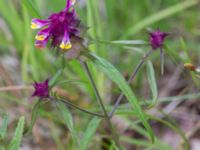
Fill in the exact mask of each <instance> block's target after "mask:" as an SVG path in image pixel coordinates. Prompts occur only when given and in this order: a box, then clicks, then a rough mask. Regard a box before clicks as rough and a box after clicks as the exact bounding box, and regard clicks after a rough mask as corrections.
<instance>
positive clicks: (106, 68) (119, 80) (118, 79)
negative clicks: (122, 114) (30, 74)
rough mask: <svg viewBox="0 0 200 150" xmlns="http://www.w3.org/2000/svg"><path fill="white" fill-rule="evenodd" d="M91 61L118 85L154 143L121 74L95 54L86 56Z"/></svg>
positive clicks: (133, 96)
mask: <svg viewBox="0 0 200 150" xmlns="http://www.w3.org/2000/svg"><path fill="white" fill-rule="evenodd" d="M88 57H89V58H90V59H91V60H92V63H93V64H94V65H95V66H96V67H97V68H98V69H99V70H101V71H102V72H104V73H105V74H106V75H107V76H108V77H109V78H110V79H111V80H112V81H113V82H114V83H116V84H117V85H118V87H119V88H120V89H121V91H122V92H123V94H124V95H125V96H126V98H127V99H128V101H129V102H130V104H131V105H132V106H133V109H134V110H135V112H136V113H137V115H138V117H139V119H140V120H141V122H142V123H143V125H144V127H145V128H146V129H147V131H148V133H149V135H150V137H151V140H152V142H153V141H154V134H153V131H152V129H151V127H150V125H149V123H148V121H147V119H146V116H145V114H144V113H143V111H142V109H141V107H140V105H139V102H138V101H137V98H136V97H135V95H134V94H133V92H132V90H131V88H130V87H129V85H128V84H127V82H126V81H125V79H124V77H123V76H122V75H121V73H120V72H119V71H118V70H117V69H116V68H115V67H114V66H113V65H112V64H110V63H109V62H108V61H106V60H105V59H103V58H100V57H98V56H96V55H95V54H89V56H88Z"/></svg>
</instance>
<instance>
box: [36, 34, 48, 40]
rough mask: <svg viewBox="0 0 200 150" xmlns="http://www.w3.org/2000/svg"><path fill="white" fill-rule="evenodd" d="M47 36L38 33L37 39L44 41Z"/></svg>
mask: <svg viewBox="0 0 200 150" xmlns="http://www.w3.org/2000/svg"><path fill="white" fill-rule="evenodd" d="M45 38H46V36H45V35H36V37H35V39H36V40H38V41H43V40H44V39H45Z"/></svg>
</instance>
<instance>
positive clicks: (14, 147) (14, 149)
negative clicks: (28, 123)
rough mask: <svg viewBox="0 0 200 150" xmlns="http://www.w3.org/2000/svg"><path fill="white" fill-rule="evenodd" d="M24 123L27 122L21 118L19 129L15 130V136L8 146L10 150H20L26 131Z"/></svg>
mask: <svg viewBox="0 0 200 150" xmlns="http://www.w3.org/2000/svg"><path fill="white" fill-rule="evenodd" d="M24 122H25V119H24V117H21V118H20V119H19V122H18V125H17V128H16V130H15V135H14V137H13V139H12V141H11V142H10V144H9V145H8V150H18V149H19V148H20V144H21V140H22V135H23V131H24Z"/></svg>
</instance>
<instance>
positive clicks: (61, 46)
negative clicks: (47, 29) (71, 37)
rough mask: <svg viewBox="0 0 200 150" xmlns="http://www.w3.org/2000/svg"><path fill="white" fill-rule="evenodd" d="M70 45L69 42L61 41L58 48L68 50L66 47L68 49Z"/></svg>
mask: <svg viewBox="0 0 200 150" xmlns="http://www.w3.org/2000/svg"><path fill="white" fill-rule="evenodd" d="M71 47H72V44H71V43H70V42H68V43H63V42H62V43H61V44H60V48H61V49H63V50H68V49H70V48H71Z"/></svg>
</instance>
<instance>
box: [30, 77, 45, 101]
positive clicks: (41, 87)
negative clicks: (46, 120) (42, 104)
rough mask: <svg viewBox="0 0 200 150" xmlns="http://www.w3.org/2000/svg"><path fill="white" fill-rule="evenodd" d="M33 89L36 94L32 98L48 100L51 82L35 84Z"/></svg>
mask: <svg viewBox="0 0 200 150" xmlns="http://www.w3.org/2000/svg"><path fill="white" fill-rule="evenodd" d="M33 87H34V88H35V91H34V93H33V94H32V96H33V97H34V96H36V97H39V98H48V97H49V80H48V79H47V80H45V81H44V82H41V83H37V82H35V83H33Z"/></svg>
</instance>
